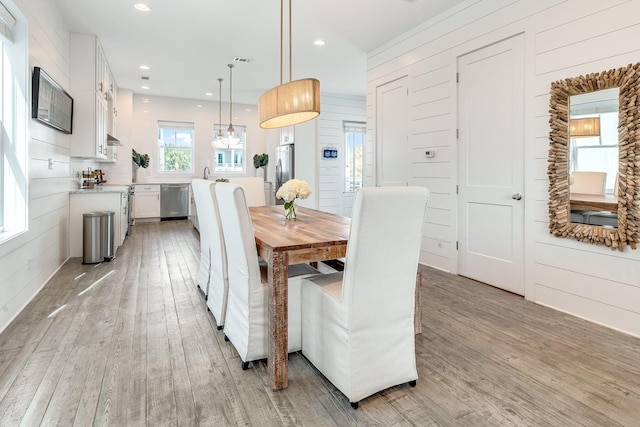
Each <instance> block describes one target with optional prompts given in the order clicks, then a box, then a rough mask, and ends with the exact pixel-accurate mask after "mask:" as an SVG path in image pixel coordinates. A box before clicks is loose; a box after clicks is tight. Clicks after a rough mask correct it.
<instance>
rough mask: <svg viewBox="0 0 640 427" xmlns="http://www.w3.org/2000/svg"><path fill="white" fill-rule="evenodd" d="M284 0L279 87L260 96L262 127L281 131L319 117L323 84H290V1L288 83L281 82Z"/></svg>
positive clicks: (296, 81)
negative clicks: (285, 127) (283, 128)
mask: <svg viewBox="0 0 640 427" xmlns="http://www.w3.org/2000/svg"><path fill="white" fill-rule="evenodd" d="M283 20H284V0H280V85H279V86H276V87H274V88H273V89H270V90H268V91H267V92H265V93H263V94H262V96H260V100H259V102H258V109H259V110H260V127H261V128H264V129H273V128H281V127H284V126H292V125H295V124H298V123H302V122H306V121H307V120H311V119H314V118H316V117H317V116H318V115H319V114H320V81H318V80H317V79H313V78H306V79H301V80H295V81H291V75H292V72H291V70H292V55H291V50H292V49H291V45H292V43H291V0H289V83H285V84H283V83H282V64H283V61H282V59H283V58H282V48H283Z"/></svg>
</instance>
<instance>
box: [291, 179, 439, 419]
mask: <svg viewBox="0 0 640 427" xmlns="http://www.w3.org/2000/svg"><path fill="white" fill-rule="evenodd" d="M428 198H429V191H428V190H427V189H426V188H424V187H369V188H362V189H360V190H358V193H357V194H356V199H355V204H354V209H353V217H352V219H351V221H352V222H351V229H350V232H349V243H348V246H347V256H346V263H345V268H344V271H343V272H339V273H332V274H326V275H321V276H312V277H309V278H306V279H304V280H303V281H302V307H303V310H302V354H303V355H304V356H305V357H306V358H307V359H308V360H309V361H310V362H311V363H313V364H314V365H315V366H316V368H318V369H319V370H320V372H322V374H324V376H325V377H326V378H327V379H328V380H329V381H331V382H332V383H333V384H334V385H335V386H336V387H337V388H338V389H339V390H340V391H341V392H342V393H343V394H344V395H345V396H346V397H347V398H348V399H349V401H350V402H351V405H352V406H353V407H354V408H357V407H358V402H359V401H360V400H362V399H364V398H365V397H368V396H370V395H372V394H374V393H377V392H378V391H381V390H384V389H386V388H389V387H392V386H395V385H398V384H403V383H407V382H409V383H410V384H411V385H412V386H413V385H415V382H416V380H417V378H418V373H417V370H416V358H415V337H414V299H415V296H414V292H415V284H416V273H417V268H418V257H419V254H420V244H421V241H422V225H423V222H424V217H425V210H426V205H427V201H428Z"/></svg>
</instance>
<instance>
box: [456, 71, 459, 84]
mask: <svg viewBox="0 0 640 427" xmlns="http://www.w3.org/2000/svg"><path fill="white" fill-rule="evenodd" d="M456 83H460V73H456Z"/></svg>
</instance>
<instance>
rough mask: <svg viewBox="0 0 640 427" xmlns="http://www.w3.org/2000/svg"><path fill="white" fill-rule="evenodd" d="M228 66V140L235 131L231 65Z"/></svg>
mask: <svg viewBox="0 0 640 427" xmlns="http://www.w3.org/2000/svg"><path fill="white" fill-rule="evenodd" d="M227 65H228V66H229V127H228V128H227V133H228V134H229V135H228V136H229V140H231V138H232V137H233V134H234V133H235V131H236V130H235V129H234V128H233V64H227Z"/></svg>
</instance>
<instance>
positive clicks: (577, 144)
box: [570, 111, 618, 194]
mask: <svg viewBox="0 0 640 427" xmlns="http://www.w3.org/2000/svg"><path fill="white" fill-rule="evenodd" d="M584 118H597V119H599V122H600V133H599V135H597V136H587V137H576V136H574V135H573V134H572V135H571V162H570V164H571V172H576V171H602V172H606V173H607V181H606V184H605V193H606V194H613V190H614V188H615V184H616V182H615V181H616V176H617V173H618V112H617V111H615V112H610V113H602V114H591V115H580V116H572V121H573V120H580V119H584Z"/></svg>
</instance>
